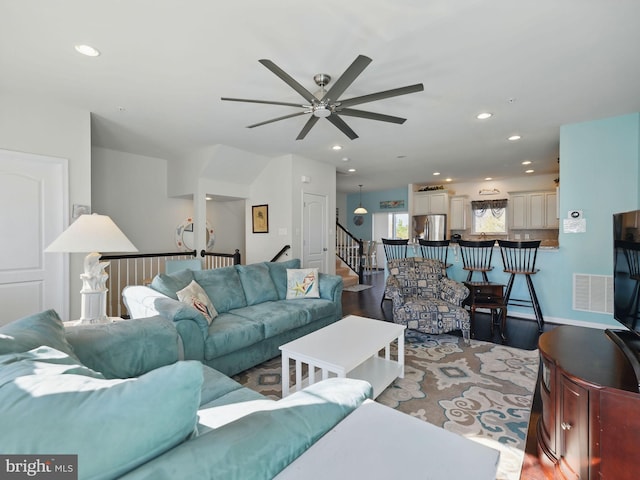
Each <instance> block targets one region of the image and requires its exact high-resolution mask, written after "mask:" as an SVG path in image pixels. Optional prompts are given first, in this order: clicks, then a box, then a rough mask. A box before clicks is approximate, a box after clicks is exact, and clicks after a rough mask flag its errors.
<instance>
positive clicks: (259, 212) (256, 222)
mask: <svg viewBox="0 0 640 480" xmlns="http://www.w3.org/2000/svg"><path fill="white" fill-rule="evenodd" d="M251 224H252V226H253V233H269V205H254V206H252V207H251Z"/></svg>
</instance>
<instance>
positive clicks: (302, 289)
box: [287, 268, 320, 300]
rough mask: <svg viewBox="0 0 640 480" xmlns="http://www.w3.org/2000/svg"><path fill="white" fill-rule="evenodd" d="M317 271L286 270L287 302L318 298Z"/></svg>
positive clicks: (310, 269)
mask: <svg viewBox="0 0 640 480" xmlns="http://www.w3.org/2000/svg"><path fill="white" fill-rule="evenodd" d="M318 283H319V282H318V269H317V268H300V269H288V270H287V300H296V299H300V298H320V288H319V287H318Z"/></svg>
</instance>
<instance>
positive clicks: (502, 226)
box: [471, 199, 507, 235]
mask: <svg viewBox="0 0 640 480" xmlns="http://www.w3.org/2000/svg"><path fill="white" fill-rule="evenodd" d="M471 213H472V215H471V217H472V227H471V228H472V233H474V234H476V235H478V234H482V233H488V234H506V233H507V200H506V199H501V200H477V201H473V202H471Z"/></svg>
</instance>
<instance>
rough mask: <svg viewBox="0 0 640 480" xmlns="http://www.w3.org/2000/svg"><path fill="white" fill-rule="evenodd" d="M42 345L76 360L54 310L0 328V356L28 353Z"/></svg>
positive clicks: (60, 321)
mask: <svg viewBox="0 0 640 480" xmlns="http://www.w3.org/2000/svg"><path fill="white" fill-rule="evenodd" d="M42 345H47V346H49V347H51V348H55V349H56V350H59V351H61V352H64V353H66V354H67V355H69V356H71V357H74V358H76V357H75V354H74V352H73V348H72V347H71V345H69V342H67V339H66V337H65V332H64V325H63V324H62V320H60V317H59V316H58V314H57V313H56V311H55V310H45V311H44V312H40V313H36V314H34V315H29V316H28V317H24V318H21V319H19V320H15V321H13V322H11V323H9V324H7V325H5V326H3V327H2V328H0V355H2V354H5V353H20V352H28V351H29V350H32V349H34V348H36V347H40V346H42Z"/></svg>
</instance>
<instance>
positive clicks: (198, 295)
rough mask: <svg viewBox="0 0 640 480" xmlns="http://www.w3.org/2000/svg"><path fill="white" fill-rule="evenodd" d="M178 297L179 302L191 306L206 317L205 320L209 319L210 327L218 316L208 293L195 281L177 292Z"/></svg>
mask: <svg viewBox="0 0 640 480" xmlns="http://www.w3.org/2000/svg"><path fill="white" fill-rule="evenodd" d="M176 295H178V300H180V301H181V302H182V303H186V304H187V305H191V306H192V307H193V308H195V309H196V310H198V311H199V312H200V313H201V314H202V315H204V318H206V319H207V322H209V325H211V322H213V319H214V318H216V317H217V316H218V311H217V310H216V309H215V307H214V306H213V303H211V300H209V296H208V295H207V292H205V291H204V289H203V288H202V287H201V286H200V285H198V283H197V282H196V281H195V280H191V283H190V284H189V285H187V286H186V287H184V288H183V289H182V290H180V291H178V292H176Z"/></svg>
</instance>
